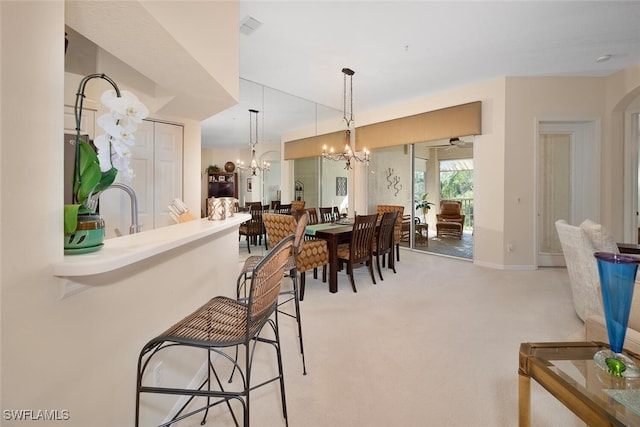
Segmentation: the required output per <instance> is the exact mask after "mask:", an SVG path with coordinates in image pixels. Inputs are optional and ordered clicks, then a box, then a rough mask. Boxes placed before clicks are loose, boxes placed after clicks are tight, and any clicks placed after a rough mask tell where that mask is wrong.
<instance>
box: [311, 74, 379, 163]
mask: <svg viewBox="0 0 640 427" xmlns="http://www.w3.org/2000/svg"><path fill="white" fill-rule="evenodd" d="M342 73H343V74H344V84H343V98H342V99H343V101H344V108H343V116H342V118H343V119H344V121H345V123H346V124H347V130H346V131H345V143H344V151H343V152H342V153H335V152H334V151H333V147H331V148H330V149H329V151H327V146H326V145H325V146H324V147H322V157H323V158H324V159H328V160H334V161H346V166H345V169H347V170H349V169H351V168H352V167H353V166H352V165H351V161H352V160H355V161H357V162H362V163H364V164H365V166H368V165H369V150H367V149H366V148H365V149H364V150H363V151H364V154H363V156H362V157H360V156H357V155H356V154H355V153H354V151H353V149H352V148H351V146H352V144H351V135H352V133H351V125H352V124H353V75H354V74H355V71H353V70H352V69H350V68H343V69H342ZM347 76H349V85H348V86H349V90H348V91H347Z"/></svg>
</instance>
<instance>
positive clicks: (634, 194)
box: [623, 108, 640, 242]
mask: <svg viewBox="0 0 640 427" xmlns="http://www.w3.org/2000/svg"><path fill="white" fill-rule="evenodd" d="M638 122H640V108H638V109H631V110H628V111H626V112H625V114H624V186H623V187H624V189H623V191H624V197H623V200H624V201H623V223H624V228H623V241H624V242H638V237H639V233H638V227H640V218H639V217H638V211H640V206H638V199H639V196H638V193H639V192H640V183H638V167H639V166H640V165H639V159H638V155H639V152H640V147H639V145H640V132H639V131H638ZM634 125H635V126H636V127H635V128H634Z"/></svg>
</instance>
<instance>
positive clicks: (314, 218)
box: [305, 208, 319, 225]
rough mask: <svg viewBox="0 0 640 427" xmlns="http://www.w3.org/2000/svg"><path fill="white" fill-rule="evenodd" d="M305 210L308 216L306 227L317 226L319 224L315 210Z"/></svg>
mask: <svg viewBox="0 0 640 427" xmlns="http://www.w3.org/2000/svg"><path fill="white" fill-rule="evenodd" d="M305 210H306V211H307V215H308V216H309V221H308V223H307V224H308V225H314V224H317V223H318V222H319V219H318V210H317V209H316V208H307V209H305Z"/></svg>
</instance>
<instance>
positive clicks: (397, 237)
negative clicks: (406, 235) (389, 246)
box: [376, 205, 404, 261]
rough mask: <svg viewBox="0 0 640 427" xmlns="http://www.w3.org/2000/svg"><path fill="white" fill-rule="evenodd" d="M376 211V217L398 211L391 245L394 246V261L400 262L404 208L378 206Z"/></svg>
mask: <svg viewBox="0 0 640 427" xmlns="http://www.w3.org/2000/svg"><path fill="white" fill-rule="evenodd" d="M376 211H377V212H378V215H380V216H382V214H383V213H385V212H389V211H398V218H397V219H396V226H395V228H394V233H393V243H394V244H395V246H396V261H400V242H401V241H402V215H403V214H404V206H400V205H378V207H377V209H376Z"/></svg>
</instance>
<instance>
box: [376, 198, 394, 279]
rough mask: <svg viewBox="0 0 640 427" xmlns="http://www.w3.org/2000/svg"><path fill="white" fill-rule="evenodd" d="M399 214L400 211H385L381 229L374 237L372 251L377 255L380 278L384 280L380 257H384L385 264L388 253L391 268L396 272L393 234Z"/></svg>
mask: <svg viewBox="0 0 640 427" xmlns="http://www.w3.org/2000/svg"><path fill="white" fill-rule="evenodd" d="M398 214H399V212H398V211H390V212H385V213H383V214H382V219H381V220H380V229H379V230H378V232H377V233H376V236H375V238H374V239H373V246H372V251H373V255H375V257H376V267H377V268H378V275H379V276H380V280H384V278H383V277H382V270H381V269H380V257H382V259H383V262H382V265H383V266H384V257H385V255H386V256H387V258H388V259H389V268H390V269H392V270H393V272H394V273H395V272H396V262H395V260H394V256H393V255H394V254H393V235H394V229H395V225H396V219H397V217H398Z"/></svg>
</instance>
